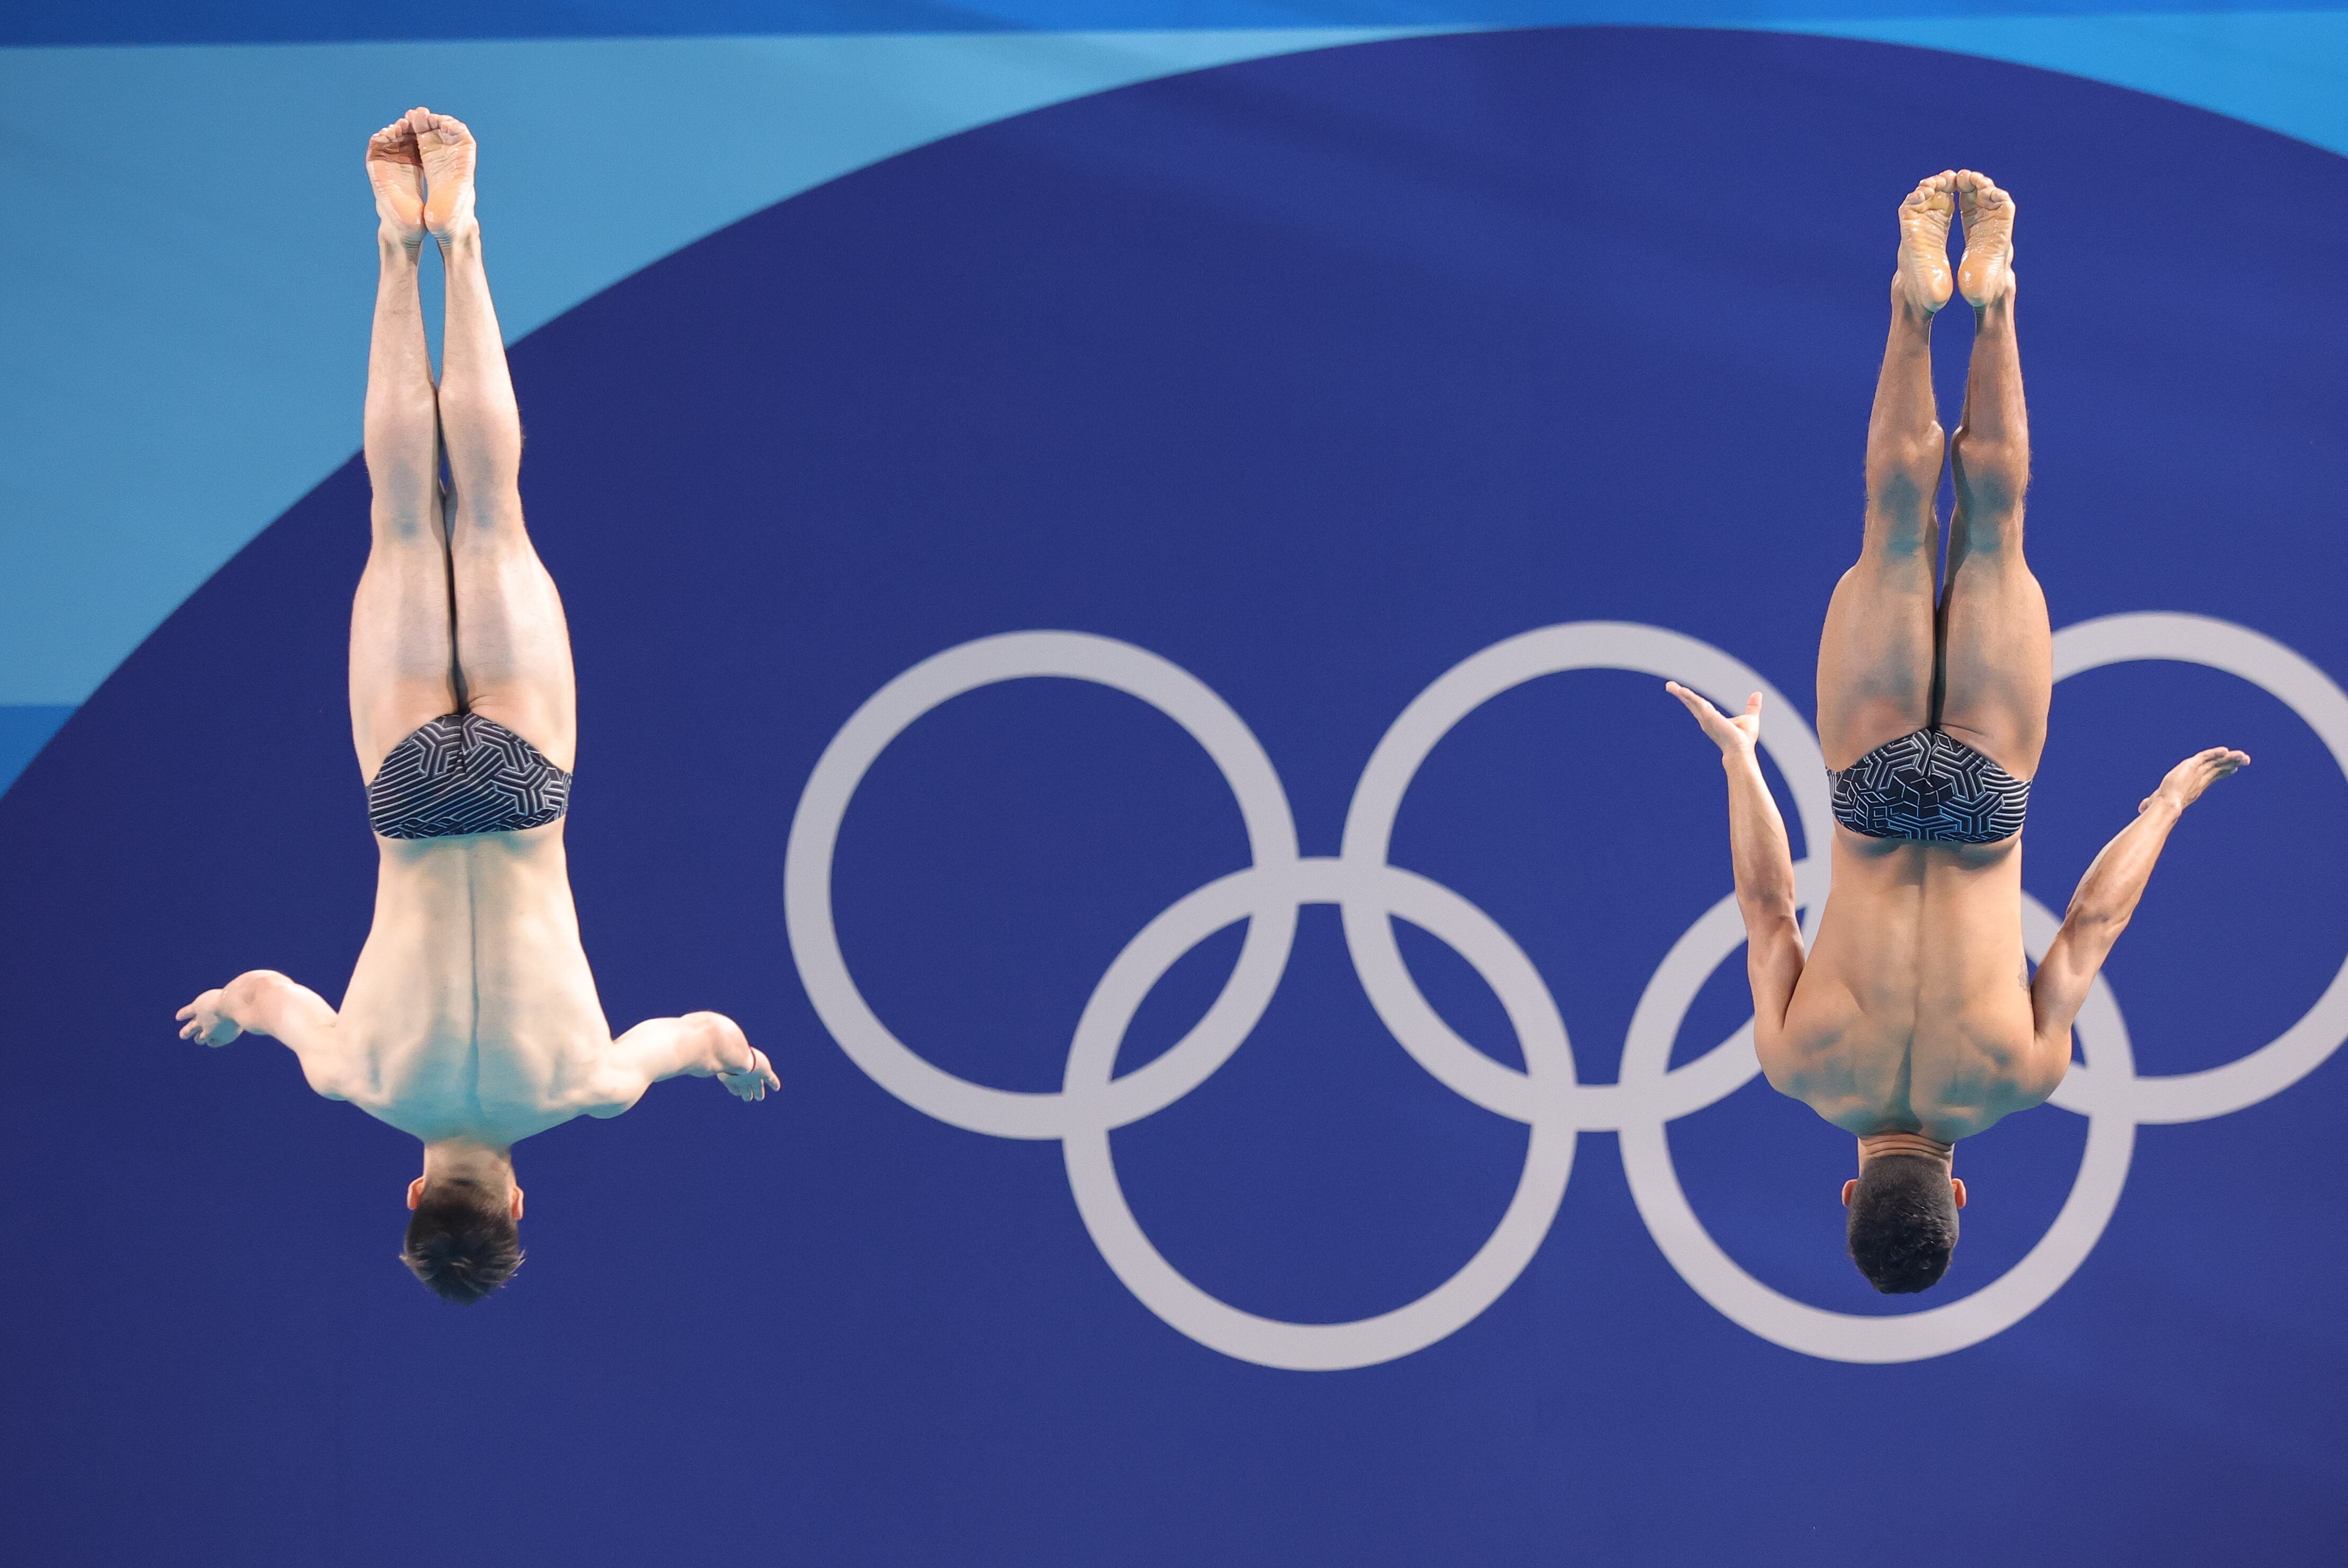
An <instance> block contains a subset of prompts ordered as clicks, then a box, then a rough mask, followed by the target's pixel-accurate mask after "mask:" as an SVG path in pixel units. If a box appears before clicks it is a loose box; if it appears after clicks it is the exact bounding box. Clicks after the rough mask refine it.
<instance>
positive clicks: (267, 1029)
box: [176, 969, 344, 1099]
mask: <svg viewBox="0 0 2348 1568" xmlns="http://www.w3.org/2000/svg"><path fill="white" fill-rule="evenodd" d="M176 1016H177V1017H178V1018H179V1020H180V1024H181V1025H182V1027H181V1028H180V1038H181V1039H183V1040H199V1041H201V1042H202V1043H203V1044H205V1045H207V1046H224V1045H227V1044H228V1043H229V1042H230V1041H231V1040H233V1039H235V1038H236V1037H238V1036H239V1035H266V1036H268V1037H271V1038H272V1039H275V1040H279V1041H282V1042H283V1043H284V1045H285V1047H287V1048H288V1049H290V1050H291V1051H292V1052H293V1054H294V1056H295V1057H298V1058H300V1060H301V1063H302V1076H303V1077H304V1078H307V1079H309V1080H310V1087H311V1088H314V1089H315V1090H317V1091H318V1092H319V1093H320V1094H322V1095H324V1096H325V1097H326V1098H327V1099H342V1098H344V1097H343V1093H342V1060H341V1052H340V1050H339V1048H338V1047H339V1046H340V1044H341V1042H340V1041H339V1040H338V1039H337V1037H336V1036H335V1010H334V1008H332V1007H330V1006H327V1005H326V999H325V998H324V996H321V995H318V994H317V993H316V992H315V991H313V990H311V989H310V988H309V987H308V986H306V985H296V984H294V983H293V981H291V980H289V979H287V978H286V977H285V976H284V975H280V974H279V973H277V971H276V970H274V969H248V970H246V971H245V972H244V973H243V974H242V975H238V976H237V977H236V978H235V979H233V980H232V981H230V982H229V983H228V984H227V985H223V986H221V988H220V989H219V990H217V991H207V992H205V993H204V994H203V995H201V996H199V997H197V998H196V999H195V1000H194V1001H192V1002H191V1003H189V1004H188V1005H187V1006H184V1007H182V1008H180V1011H179V1012H178V1014H177V1015H176Z"/></svg>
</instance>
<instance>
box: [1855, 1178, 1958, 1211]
mask: <svg viewBox="0 0 2348 1568" xmlns="http://www.w3.org/2000/svg"><path fill="white" fill-rule="evenodd" d="M1856 1191H1859V1178H1858V1177H1856V1176H1854V1177H1852V1178H1851V1179H1850V1180H1849V1181H1846V1182H1844V1183H1843V1184H1842V1206H1843V1207H1844V1208H1846V1209H1848V1208H1849V1207H1850V1195H1851V1194H1852V1193H1853V1192H1856ZM1964 1206H1965V1201H1964V1200H1963V1199H1962V1198H1960V1199H1958V1200H1957V1207H1958V1208H1960V1209H1962V1208H1963V1207H1964Z"/></svg>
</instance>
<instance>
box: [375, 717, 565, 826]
mask: <svg viewBox="0 0 2348 1568" xmlns="http://www.w3.org/2000/svg"><path fill="white" fill-rule="evenodd" d="M570 806H571V775H570V774H568V773H565V772H564V771H563V770H562V769H560V768H557V767H556V766H555V765H554V764H553V763H551V762H549V761H548V760H547V759H546V754H545V753H544V752H542V751H541V750H539V748H537V747H535V746H532V745H531V744H530V742H529V741H527V740H524V739H523V738H521V737H520V736H519V735H516V734H515V733H514V732H513V731H512V730H510V729H508V728H507V727H505V726H504V725H502V724H499V722H498V721H497V720H495V719H493V718H483V717H481V716H480V715H479V714H478V713H449V714H443V715H442V716H441V717H438V718H436V719H433V720H432V721H431V722H430V723H428V724H425V725H422V726H420V727H417V730H416V732H415V733H414V734H412V735H410V736H409V737H408V738H407V739H405V740H403V741H401V742H400V743H399V744H398V745H397V746H395V747H393V748H391V755H390V756H388V757H386V758H384V759H383V766H382V767H381V768H380V769H376V776H375V779H374V781H373V782H371V783H369V784H368V785H367V823H368V825H369V826H370V827H372V828H374V829H375V830H376V832H378V833H381V834H382V835H383V836H384V837H385V838H386V839H448V838H455V837H456V836H458V834H461V833H511V832H517V831H519V830H521V829H523V828H541V827H544V826H545V825H546V824H547V823H549V822H551V821H553V820H555V819H556V818H558V817H560V816H561V815H562V813H563V812H564V811H566V810H569V809H570Z"/></svg>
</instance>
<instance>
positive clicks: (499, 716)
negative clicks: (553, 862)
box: [408, 109, 578, 769]
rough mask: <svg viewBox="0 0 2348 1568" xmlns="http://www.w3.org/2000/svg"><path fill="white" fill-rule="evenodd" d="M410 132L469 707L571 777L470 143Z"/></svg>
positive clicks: (552, 626) (419, 120)
mask: <svg viewBox="0 0 2348 1568" xmlns="http://www.w3.org/2000/svg"><path fill="white" fill-rule="evenodd" d="M408 123H409V124H410V125H411V126H412V127H414V128H415V130H416V133H417V142H418V145H419V146H420V147H421V148H422V150H423V157H424V171H425V180H426V182H427V185H428V186H429V187H430V191H431V197H430V201H429V203H428V205H427V211H426V219H427V222H428V223H429V225H430V227H431V231H432V235H433V238H434V239H436V240H438V242H439V243H440V254H441V259H442V261H443V262H444V263H445V264H446V269H447V273H448V317H447V320H446V325H444V327H443V330H442V333H441V362H440V428H441V437H442V439H443V440H445V441H446V442H447V443H448V476H449V482H450V486H451V489H452V495H451V499H450V506H449V509H448V552H449V557H450V560H451V562H453V564H454V569H455V576H456V599H457V662H458V668H459V669H460V670H461V671H462V673H463V678H464V682H465V696H466V701H467V705H468V706H469V707H470V708H471V709H472V711H473V712H475V713H478V714H480V715H481V716H482V717H486V718H492V719H495V720H496V721H497V722H499V724H502V725H504V726H505V727H507V728H509V729H510V730H512V731H513V732H514V733H515V734H517V735H519V736H520V737H521V738H523V739H525V740H527V741H529V742H530V744H531V745H533V746H535V747H537V748H539V749H540V750H541V751H542V752H544V753H545V754H546V756H547V758H549V759H550V760H551V761H552V762H553V763H554V765H555V766H556V767H558V768H564V769H568V768H569V767H571V766H572V759H573V757H574V754H575V753H576V750H577V725H578V718H577V702H576V699H575V696H574V693H573V690H572V674H571V633H570V629H569V627H568V626H567V625H566V624H565V623H564V621H563V618H562V600H561V596H560V595H558V594H557V593H555V591H554V580H553V579H552V578H551V577H550V576H548V575H547V573H546V568H545V567H544V566H542V565H541V564H540V562H539V559H538V552H537V551H536V550H535V549H533V548H532V547H531V545H530V534H529V532H528V531H526V530H525V529H524V528H523V526H522V517H521V491H520V475H521V415H520V410H519V409H518V408H517V407H515V405H514V391H513V380H512V377H510V375H509V374H508V373H507V370H506V351H505V344H504V342H503V340H502V339H501V338H500V337H499V334H498V315H497V310H496V307H495V306H494V305H492V304H490V302H489V277H488V274H487V273H484V272H483V271H482V269H481V231H480V225H479V223H478V222H475V221H474V217H473V161H474V152H475V148H474V142H473V134H472V132H471V131H469V130H468V129H466V128H465V127H464V125H463V124H462V123H461V122H460V121H458V120H455V119H450V118H449V117H448V116H447V115H436V114H432V113H430V112H428V111H427V110H424V109H417V110H413V111H411V112H410V114H409V115H408Z"/></svg>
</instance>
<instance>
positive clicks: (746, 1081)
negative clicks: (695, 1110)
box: [717, 1041, 783, 1099]
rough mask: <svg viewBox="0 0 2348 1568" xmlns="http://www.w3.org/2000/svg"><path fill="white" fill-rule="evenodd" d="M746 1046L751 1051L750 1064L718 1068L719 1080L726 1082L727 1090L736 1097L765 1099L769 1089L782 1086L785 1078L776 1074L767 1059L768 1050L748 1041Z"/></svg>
mask: <svg viewBox="0 0 2348 1568" xmlns="http://www.w3.org/2000/svg"><path fill="white" fill-rule="evenodd" d="M744 1048H745V1049H746V1050H747V1051H749V1053H750V1065H749V1066H747V1067H744V1068H718V1069H717V1081H718V1082H719V1083H722V1084H724V1085H725V1086H726V1093H727V1094H730V1095H732V1096H734V1098H735V1099H766V1098H767V1090H768V1089H770V1088H773V1089H779V1088H782V1087H783V1080H782V1079H780V1078H777V1077H776V1076H775V1069H774V1066H773V1064H772V1063H770V1062H768V1061H767V1053H766V1052H764V1051H762V1050H759V1049H758V1048H757V1047H755V1046H751V1045H749V1044H748V1043H747V1041H746V1042H745V1043H744Z"/></svg>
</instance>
